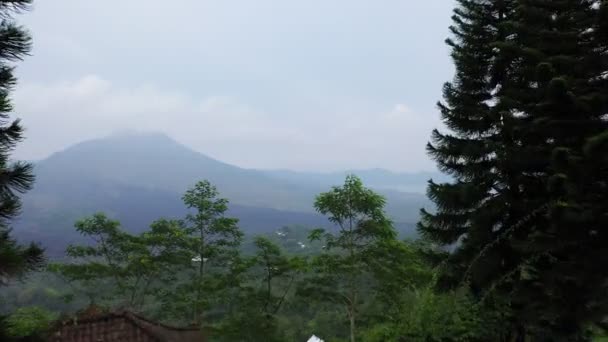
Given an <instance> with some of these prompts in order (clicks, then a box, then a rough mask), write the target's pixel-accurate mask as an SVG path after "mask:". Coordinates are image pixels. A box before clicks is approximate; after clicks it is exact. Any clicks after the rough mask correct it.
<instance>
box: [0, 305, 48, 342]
mask: <svg viewBox="0 0 608 342" xmlns="http://www.w3.org/2000/svg"><path fill="white" fill-rule="evenodd" d="M57 318H58V315H57V314H55V313H52V312H49V311H47V310H45V309H43V308H40V307H23V308H19V309H17V310H16V311H15V312H13V313H12V314H11V315H10V316H9V317H8V318H7V319H6V320H5V323H4V324H5V325H6V326H7V333H8V336H9V337H12V338H15V339H20V338H27V339H28V340H29V341H44V340H45V337H46V334H47V333H48V330H49V329H50V328H51V324H52V323H53V322H55V321H56V320H57Z"/></svg>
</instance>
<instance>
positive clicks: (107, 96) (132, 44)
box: [14, 0, 453, 172]
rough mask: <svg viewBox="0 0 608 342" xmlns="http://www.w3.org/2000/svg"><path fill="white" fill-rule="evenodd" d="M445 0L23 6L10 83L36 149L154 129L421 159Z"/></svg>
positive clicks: (248, 155)
mask: <svg viewBox="0 0 608 342" xmlns="http://www.w3.org/2000/svg"><path fill="white" fill-rule="evenodd" d="M452 8H453V1H445V0H428V1H415V2H414V1H400V0H386V1H381V2H378V1H369V0H334V1H323V0H309V1H302V0H297V1H283V2H281V1H276V0H259V1H255V2H253V1H246V0H240V1H237V0H235V1H225V0H205V1H200V0H183V1H180V4H179V6H175V5H173V6H169V5H167V2H165V1H143V0H130V1H128V2H125V1H119V0H109V1H104V2H91V1H73V0H54V1H38V2H36V3H35V7H34V10H33V11H32V12H30V13H27V14H25V15H23V16H21V17H20V18H19V22H20V23H21V24H23V25H24V26H25V27H27V28H28V29H29V30H30V31H31V32H32V34H33V37H34V50H33V56H30V57H28V58H27V59H26V60H25V61H24V62H23V63H20V64H19V65H18V67H17V77H18V78H19V83H18V86H17V88H16V91H15V94H14V100H15V110H16V113H17V116H18V117H20V118H22V120H23V123H24V125H25V126H26V129H27V131H26V140H25V141H24V142H23V143H22V144H20V145H19V148H18V150H17V152H16V154H15V157H17V158H20V159H26V160H37V159H42V158H44V157H46V156H48V155H49V154H51V153H53V152H56V151H58V150H62V149H64V148H66V147H68V146H70V145H73V144H75V143H78V142H81V141H83V140H89V139H93V138H99V137H103V136H107V135H109V134H112V133H114V132H117V131H125V130H136V131H144V132H145V131H154V132H163V133H165V134H167V135H169V136H170V137H172V138H174V139H175V140H177V141H179V142H181V143H183V144H185V145H187V146H189V147H191V148H193V149H194V150H197V151H199V152H201V153H204V154H207V155H209V156H211V157H213V158H216V159H219V160H222V161H224V162H227V163H231V164H235V165H238V166H241V167H246V168H260V169H293V170H305V171H313V170H314V171H335V170H343V169H366V168H385V169H390V170H394V171H409V172H413V171H423V170H434V168H435V167H434V163H433V162H432V161H430V160H429V158H428V156H427V155H426V152H425V149H424V146H425V145H426V142H427V141H428V139H429V136H430V133H431V130H432V129H433V128H435V127H439V126H440V120H439V114H438V112H437V110H436V108H435V103H436V102H437V100H439V99H440V97H441V87H442V84H443V83H444V82H445V81H447V80H449V79H451V77H452V73H453V69H452V65H451V62H450V59H449V51H448V48H447V47H446V46H445V44H444V39H445V38H446V37H447V36H448V35H449V32H448V26H449V25H450V15H451V10H452Z"/></svg>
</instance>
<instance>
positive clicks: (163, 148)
mask: <svg viewBox="0 0 608 342" xmlns="http://www.w3.org/2000/svg"><path fill="white" fill-rule="evenodd" d="M35 172H36V176H37V180H36V185H35V188H34V189H33V190H32V191H31V192H29V193H28V194H26V195H25V196H24V210H23V215H22V216H21V218H20V219H19V220H18V221H17V223H16V225H17V227H18V228H19V229H18V230H16V233H18V235H19V237H20V238H22V239H24V240H32V239H33V240H37V241H44V242H45V244H46V245H47V246H52V247H50V248H51V249H52V250H53V251H52V252H56V251H60V250H61V249H62V248H63V245H65V243H66V242H67V241H72V240H73V239H76V238H78V237H77V236H76V235H75V234H74V233H73V223H74V221H75V220H77V219H79V218H81V217H83V216H85V215H90V214H92V213H94V212H98V211H103V212H106V213H108V214H109V215H110V216H112V217H115V218H117V219H119V220H120V221H121V222H122V223H123V225H124V226H125V228H126V229H128V230H130V231H141V230H143V229H145V228H146V227H147V226H148V225H149V224H150V223H151V222H152V221H153V220H155V219H157V218H160V217H166V218H179V217H182V216H183V215H184V208H183V206H182V204H181V200H180V197H181V194H182V193H183V192H184V191H185V190H186V189H188V187H190V186H192V185H193V184H194V183H195V182H196V181H198V180H202V179H208V180H209V181H211V182H212V183H213V184H215V185H216V186H217V187H218V189H219V190H220V192H221V195H222V196H223V197H226V198H228V199H230V201H231V206H230V215H233V216H235V217H238V218H239V219H240V220H241V226H242V228H243V229H244V230H245V231H246V232H247V233H258V232H268V231H272V230H274V229H277V228H280V227H282V226H288V225H295V224H299V225H304V226H320V225H326V223H327V221H326V220H325V218H323V217H321V216H319V215H318V214H316V213H315V212H314V210H313V208H312V203H313V200H314V197H315V195H316V194H318V193H319V192H322V191H325V190H327V189H328V188H329V186H330V185H332V184H335V185H337V184H339V183H341V182H342V180H343V179H342V177H336V178H335V179H332V180H331V181H329V180H327V181H315V180H314V179H313V178H310V177H309V178H306V177H303V178H301V179H286V178H285V177H281V176H280V175H276V174H274V173H273V172H264V171H256V170H247V169H242V168H239V167H236V166H233V165H229V164H226V163H223V162H221V161H218V160H215V159H212V158H210V157H207V156H205V155H203V154H200V153H198V152H195V151H193V150H191V149H189V148H187V147H185V146H183V145H181V144H179V143H177V142H176V141H174V140H172V139H170V138H169V137H167V136H165V135H162V134H128V135H124V134H123V135H114V136H110V137H108V138H104V139H98V140H91V141H87V142H83V143H80V144H77V145H75V146H72V147H70V148H68V149H66V150H64V151H61V152H58V153H55V154H53V155H52V156H50V157H49V158H47V159H45V160H42V161H40V162H38V163H36V165H35ZM381 192H382V193H383V194H384V195H385V196H386V197H387V199H388V205H387V210H388V211H389V214H391V216H392V217H393V218H394V220H395V222H397V226H398V227H399V229H401V230H402V231H404V232H406V233H407V234H408V235H411V234H413V223H414V222H415V221H416V218H417V214H418V210H419V208H420V207H422V206H424V205H426V204H427V203H426V200H425V198H424V197H423V196H422V195H421V194H417V193H404V192H400V191H396V190H386V189H383V190H381Z"/></svg>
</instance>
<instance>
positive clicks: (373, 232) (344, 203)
mask: <svg viewBox="0 0 608 342" xmlns="http://www.w3.org/2000/svg"><path fill="white" fill-rule="evenodd" d="M314 205H315V208H316V209H317V211H318V212H320V213H321V214H323V215H328V217H329V220H330V221H331V222H332V223H333V224H335V225H336V227H337V229H338V230H337V232H326V231H325V230H323V229H319V230H315V231H313V232H312V233H311V236H310V238H311V240H316V239H322V240H323V241H324V242H325V246H326V252H325V253H323V254H321V255H319V256H317V257H315V259H314V260H313V264H312V267H313V272H314V273H315V274H314V276H313V277H311V278H310V279H306V280H305V281H306V282H307V284H305V285H304V291H303V293H306V294H308V295H316V296H321V297H322V298H323V299H325V300H329V301H331V302H333V303H335V304H338V305H340V306H341V307H343V308H344V310H345V311H346V315H347V317H348V321H349V338H350V341H351V342H354V341H355V339H356V335H357V319H358V317H359V315H360V312H359V311H360V307H361V303H362V301H363V299H364V296H365V293H364V289H365V288H366V287H365V286H363V285H362V284H363V283H364V282H366V281H373V276H372V272H371V271H372V270H371V269H370V266H372V265H373V263H372V261H371V260H370V257H371V255H372V253H373V251H374V250H375V249H377V248H381V247H382V243H383V242H386V241H392V240H395V238H396V232H395V230H394V229H393V227H392V223H391V221H390V220H389V219H388V218H387V216H386V214H385V212H384V205H385V199H384V198H383V197H382V196H380V195H378V194H376V193H375V192H373V191H372V190H370V189H367V188H365V187H364V186H363V184H362V182H361V180H360V179H359V178H357V177H356V176H352V175H351V176H348V177H346V180H345V182H344V185H343V186H341V187H334V188H332V190H331V191H329V192H326V193H322V194H320V195H319V196H317V198H316V201H315V204H314Z"/></svg>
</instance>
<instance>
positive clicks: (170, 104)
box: [14, 75, 436, 170]
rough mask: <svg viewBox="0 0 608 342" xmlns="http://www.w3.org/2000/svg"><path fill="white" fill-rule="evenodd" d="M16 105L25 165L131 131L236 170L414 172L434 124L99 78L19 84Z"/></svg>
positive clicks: (392, 111)
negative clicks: (161, 135)
mask: <svg viewBox="0 0 608 342" xmlns="http://www.w3.org/2000/svg"><path fill="white" fill-rule="evenodd" d="M14 100H15V107H16V111H17V113H18V115H19V116H20V117H22V118H23V122H24V125H25V126H26V128H27V140H26V141H25V142H24V143H22V144H21V145H20V147H19V149H18V151H17V152H18V153H17V154H18V156H19V157H20V158H25V159H39V158H43V157H45V156H47V155H49V154H50V153H52V152H55V151H58V150H61V149H63V148H65V147H67V146H69V145H71V144H74V143H77V142H79V141H83V140H87V139H91V138H96V137H102V136H105V135H109V134H112V133H114V132H116V131H121V130H133V129H135V130H142V131H161V132H165V133H167V134H168V135H170V136H172V137H173V138H175V139H176V140H178V141H180V142H182V143H184V144H186V145H188V146H190V147H192V148H193V149H195V150H197V151H199V152H202V153H205V154H209V155H211V156H213V157H216V158H218V159H220V160H223V161H226V162H230V163H234V164H237V165H240V166H243V167H251V168H292V169H308V170H336V169H351V168H370V167H384V168H390V169H396V170H419V169H428V168H430V167H431V163H430V162H429V161H428V158H427V157H426V155H425V153H424V143H425V142H426V140H427V137H428V135H429V133H430V130H431V129H432V128H433V125H434V122H435V121H436V120H434V119H430V118H429V117H428V116H424V115H421V114H420V113H416V112H415V111H414V110H412V109H410V108H408V106H407V105H405V104H394V105H390V104H387V105H382V104H381V105H377V106H373V105H367V106H359V105H358V103H349V102H347V101H348V99H344V102H343V103H339V104H333V105H332V106H327V107H323V109H322V110H320V111H318V112H316V111H315V112H308V113H302V112H301V111H299V110H296V109H293V110H290V109H289V108H287V109H283V110H281V111H280V112H279V111H277V110H276V109H269V108H260V107H259V106H256V107H254V106H251V105H248V104H246V103H242V102H241V101H240V100H239V99H238V98H234V97H231V96H224V95H217V96H201V97H196V96H192V95H188V94H186V93H185V92H180V91H178V90H171V89H164V88H162V87H159V86H157V85H155V84H141V85H136V86H125V85H120V84H115V83H113V82H111V81H109V80H107V79H104V78H102V77H100V76H99V75H87V76H83V77H81V78H78V79H75V80H72V81H62V82H50V83H26V84H23V85H21V86H20V87H19V88H18V90H17V91H16V92H15V96H14ZM320 101H321V99H320ZM294 106H297V104H294ZM375 107H377V108H375Z"/></svg>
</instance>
